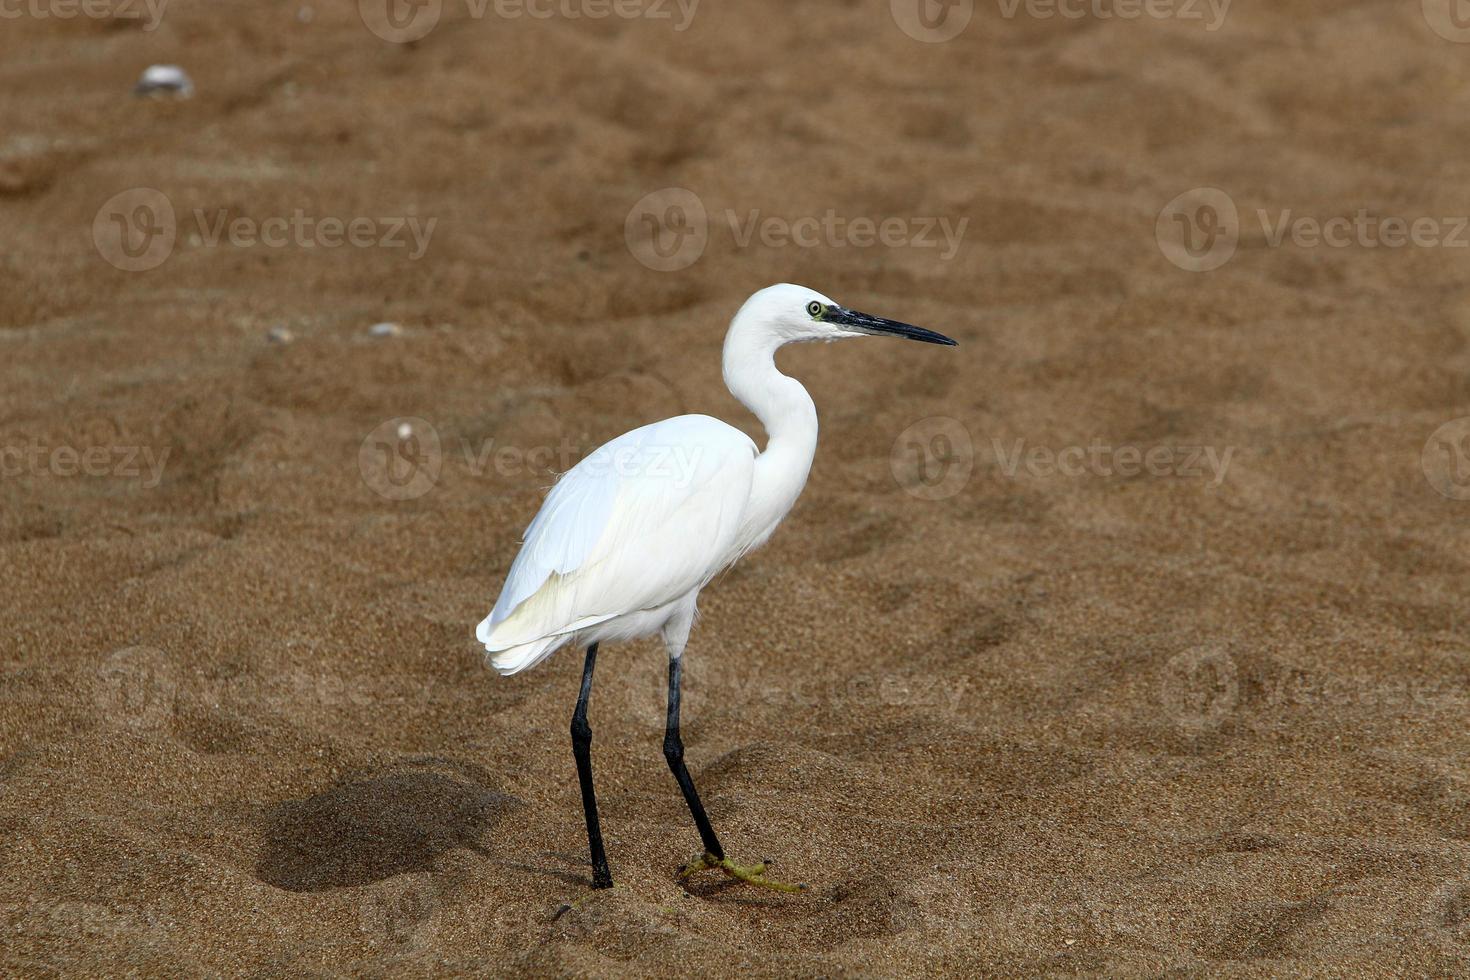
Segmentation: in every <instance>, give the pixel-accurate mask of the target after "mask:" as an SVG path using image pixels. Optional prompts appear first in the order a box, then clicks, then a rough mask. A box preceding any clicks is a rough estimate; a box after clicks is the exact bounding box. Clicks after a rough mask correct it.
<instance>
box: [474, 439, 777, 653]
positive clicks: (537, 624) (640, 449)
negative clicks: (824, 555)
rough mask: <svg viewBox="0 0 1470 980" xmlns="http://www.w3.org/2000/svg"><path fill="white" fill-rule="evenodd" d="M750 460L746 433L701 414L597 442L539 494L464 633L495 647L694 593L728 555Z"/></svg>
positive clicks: (751, 448) (752, 456) (753, 451)
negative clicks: (487, 598)
mask: <svg viewBox="0 0 1470 980" xmlns="http://www.w3.org/2000/svg"><path fill="white" fill-rule="evenodd" d="M755 457H756V447H755V443H753V442H751V440H750V437H748V436H746V435H745V434H744V433H743V432H741V431H740V430H739V429H736V428H734V427H733V426H730V425H727V424H725V423H724V422H721V421H720V420H718V419H714V418H710V417H709V416H707V415H681V416H678V417H677V418H672V419H666V420H665V421H662V422H655V423H653V424H652V425H646V426H643V427H642V428H640V429H634V430H633V431H632V432H628V433H625V434H623V435H621V436H619V437H618V438H616V439H614V440H612V441H611V442H609V443H607V444H606V445H604V446H602V447H601V448H600V449H598V450H597V451H596V452H594V453H592V454H591V455H589V456H587V457H586V458H585V459H583V460H582V461H580V462H579V463H577V465H576V466H574V467H572V468H571V469H570V470H568V471H567V472H566V473H565V474H564V475H563V476H562V478H561V479H560V480H558V481H557V484H556V486H554V487H553V488H552V490H551V493H550V494H548V495H547V497H546V502H545V503H544V504H542V506H541V510H540V512H538V513H537V514H536V518H535V519H534V520H533V521H532V522H531V524H530V526H529V527H528V528H526V533H525V535H524V537H523V543H522V545H521V551H520V554H518V555H517V556H516V559H515V561H514V562H513V563H512V564H511V567H510V573H509V575H507V577H506V580H505V586H504V588H503V589H502V590H501V593H500V598H499V600H498V601H497V602H496V603H495V609H494V611H492V612H491V613H490V615H489V616H488V617H487V618H486V619H485V621H484V622H482V623H481V624H480V627H479V629H478V631H477V633H476V635H477V636H478V637H479V639H480V641H481V642H482V643H484V644H485V647H486V649H487V650H490V651H497V650H505V649H508V648H510V647H514V646H519V645H521V644H526V643H532V642H534V641H536V640H540V639H544V638H546V637H550V636H555V635H558V634H563V633H569V632H572V631H574V630H578V629H583V628H585V627H588V626H591V625H594V624H596V623H599V622H603V621H605V620H608V619H611V618H613V617H615V616H620V615H624V614H627V613H632V612H636V611H639V610H643V609H655V608H657V607H659V606H662V605H664V604H666V603H669V602H672V601H673V600H675V599H677V598H679V597H680V596H682V595H685V594H687V593H688V592H690V591H691V590H693V589H696V588H698V587H700V586H701V585H703V584H704V583H705V582H707V581H708V580H709V579H710V577H712V576H713V575H714V574H715V573H716V572H718V571H719V570H720V567H721V566H722V564H723V562H724V559H725V558H726V557H727V556H728V555H729V554H730V553H731V550H732V548H733V547H734V544H735V540H736V537H737V535H738V532H739V529H740V522H741V518H742V516H743V514H744V510H745V506H746V504H747V502H748V501H749V499H750V485H751V478H752V474H753V472H754V464H755Z"/></svg>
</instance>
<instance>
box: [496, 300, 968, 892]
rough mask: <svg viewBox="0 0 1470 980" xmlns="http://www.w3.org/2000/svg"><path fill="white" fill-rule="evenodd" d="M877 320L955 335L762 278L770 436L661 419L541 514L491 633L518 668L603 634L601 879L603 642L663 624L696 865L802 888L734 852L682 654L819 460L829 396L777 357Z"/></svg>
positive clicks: (742, 317)
mask: <svg viewBox="0 0 1470 980" xmlns="http://www.w3.org/2000/svg"><path fill="white" fill-rule="evenodd" d="M873 334H877V335H888V336H897V337H906V338H908V339H910V340H920V341H924V342H925V343H931V344H945V345H949V346H954V343H955V342H954V341H953V340H950V339H949V338H948V337H946V336H944V335H943V334H937V333H935V332H933V331H932V330H925V329H923V328H922V327H915V326H912V325H910V324H907V323H899V322H897V321H894V320H885V319H883V318H882V317H875V316H871V315H869V314H867V313H859V312H857V311H856V310H849V309H846V308H844V307H841V306H838V305H837V304H836V303H833V302H832V301H831V300H830V299H828V298H827V297H825V296H823V295H822V294H821V293H818V292H816V291H814V290H811V289H807V288H805V287H802V286H792V285H789V284H782V285H779V286H771V287H768V288H766V289H762V290H760V291H759V292H757V293H755V294H754V295H753V296H751V297H750V299H748V300H746V301H745V305H744V306H742V307H741V308H740V311H739V312H738V313H736V314H735V318H734V319H733V320H731V321H730V331H729V333H727V334H726V335H725V351H724V374H725V384H726V386H728V387H729V389H730V392H731V393H732V394H733V395H734V396H735V397H736V398H738V399H740V401H741V402H742V403H743V404H744V405H745V407H746V408H749V409H750V410H751V411H752V412H754V413H755V415H756V417H757V418H759V419H760V421H761V424H762V425H764V426H765V429H766V434H767V437H768V438H767V441H766V448H765V450H764V451H758V450H757V449H756V445H755V443H754V442H752V441H751V440H750V437H749V436H747V435H745V433H743V432H741V431H740V430H739V429H736V428H734V427H732V426H729V425H726V424H725V423H724V422H721V421H720V420H719V419H714V418H710V417H709V416H708V415H680V416H679V417H678V418H672V419H665V420H664V421H662V422H655V423H653V424H652V425H645V426H643V427H642V428H640V429H634V430H633V431H632V432H627V433H624V434H623V435H621V436H618V437H617V438H616V439H614V440H613V441H612V442H609V443H607V444H606V445H604V446H602V447H600V448H599V449H598V450H597V451H596V452H594V453H592V454H591V455H590V456H588V457H587V458H586V459H583V460H582V461H581V462H579V463H578V464H577V465H576V466H573V467H572V468H571V469H570V470H568V471H567V472H566V473H565V474H564V475H563V476H562V478H561V479H560V480H558V481H557V484H556V486H554V487H552V489H551V493H549V494H547V496H546V502H545V503H544V504H542V505H541V510H540V511H539V512H538V513H537V514H536V519H535V520H533V521H532V522H531V526H530V527H528V528H526V533H525V535H524V536H523V538H522V543H521V550H520V553H519V554H518V555H516V559H515V561H514V562H512V563H511V566H510V572H509V574H507V576H506V579H505V586H504V587H503V588H502V589H501V591H500V598H499V600H498V601H497V602H496V603H495V608H494V609H493V610H492V611H491V613H490V615H489V616H487V617H485V620H484V621H483V622H482V623H480V627H479V629H478V630H477V631H476V634H475V635H476V636H477V637H478V638H479V640H480V642H481V643H483V644H484V645H485V650H486V651H487V653H488V654H489V655H490V663H491V664H492V665H493V666H494V667H495V669H496V670H498V671H500V673H502V674H515V673H518V672H520V671H522V670H525V669H526V668H527V667H532V666H534V665H536V664H538V663H540V662H541V661H542V660H545V659H546V658H547V657H549V656H550V655H551V654H552V653H554V652H555V651H556V650H557V649H558V648H560V647H563V646H565V645H567V644H568V643H576V644H578V645H583V644H585V645H586V647H587V653H586V659H585V661H584V664H583V667H582V687H581V693H580V694H579V695H578V697H577V708H576V711H575V712H573V714H572V725H571V736H572V754H573V756H574V757H575V758H576V761H577V779H578V782H579V784H580V787H581V791H582V811H583V813H584V815H585V816H586V818H587V842H588V847H589V850H590V853H591V858H592V886H593V887H594V888H610V887H612V883H613V881H612V872H611V871H610V870H609V867H608V861H607V853H606V849H605V847H604V844H603V840H602V829H601V823H600V822H599V819H598V815H597V796H596V792H595V790H594V787H593V780H592V754H591V746H592V728H591V726H590V725H589V724H588V721H587V706H588V700H589V699H590V697H591V695H592V675H593V670H594V668H595V666H596V663H597V648H598V646H599V645H600V644H601V643H602V642H603V641H609V640H629V639H635V638H637V637H641V636H649V635H652V634H654V633H661V634H662V635H663V638H664V644H665V646H666V647H667V648H668V651H669V702H668V716H667V723H666V725H665V728H664V758H665V759H666V760H667V761H668V764H669V770H670V771H671V772H672V773H673V775H674V778H675V780H676V781H677V782H678V783H679V790H680V792H682V793H683V794H684V802H685V803H686V804H687V805H688V807H689V812H690V815H691V816H692V817H693V818H694V824H695V826H696V827H697V828H698V830H699V836H700V840H701V842H702V843H703V844H704V852H703V854H702V855H700V856H699V857H698V858H697V859H696V860H695V861H692V862H690V863H689V864H688V865H686V866H685V869H684V872H683V873H684V874H685V875H688V874H691V873H693V872H694V871H699V870H704V869H714V868H718V869H720V870H722V871H724V872H725V873H726V874H728V875H730V876H731V877H734V878H738V879H740V880H742V881H747V882H750V883H751V884H755V885H761V886H764V887H768V888H776V889H779V890H783V891H795V890H799V889H800V887H802V886H798V885H788V884H784V883H782V882H777V881H772V880H771V879H770V878H768V877H766V875H765V870H766V865H765V863H764V862H762V863H760V864H757V865H753V866H748V867H747V866H742V865H737V864H735V863H734V862H733V861H731V860H730V859H729V858H728V857H726V855H725V851H724V848H723V847H722V846H721V844H720V841H719V838H718V836H717V835H716V834H715V832H714V827H713V826H712V824H711V822H710V819H709V815H708V814H707V813H706V812H705V810H704V805H703V803H701V801H700V799H699V794H698V792H697V791H696V790H695V788H694V781H693V779H692V777H691V776H690V774H689V768H688V766H686V765H685V764H684V743H683V741H682V739H681V738H680V736H679V678H680V675H681V671H682V669H683V661H682V660H681V659H680V658H681V657H682V656H683V653H684V645H685V644H686V643H687V642H688V640H689V630H690V628H691V627H692V626H693V625H694V604H695V601H696V600H697V599H698V597H699V590H700V589H702V588H704V587H705V585H707V584H708V583H709V581H710V579H712V578H714V577H715V575H717V574H719V572H720V571H721V570H722V569H725V568H728V567H729V566H730V565H731V564H733V563H734V562H735V561H737V560H738V559H739V558H740V556H741V555H744V554H745V553H746V552H748V551H750V550H751V549H752V548H757V547H759V546H760V545H762V544H764V543H765V541H766V539H767V538H769V537H770V536H771V532H773V531H775V530H776V525H778V524H780V523H781V520H782V519H783V518H784V517H785V516H786V515H787V513H789V512H790V510H791V508H792V505H794V504H795V503H796V498H797V497H798V496H799V495H800V494H801V491H802V488H803V487H805V486H806V478H807V474H808V473H809V472H810V471H811V465H812V457H813V456H814V455H815V454H816V451H817V410H816V406H814V405H813V404H812V399H811V396H810V395H808V394H807V393H806V389H805V388H803V387H802V386H801V384H800V383H799V382H797V381H795V380H793V379H791V378H788V377H786V375H784V374H782V373H781V372H780V371H778V370H776V361H775V355H776V350H777V349H778V348H779V347H781V346H782V345H783V344H789V343H793V342H796V341H802V340H838V339H840V338H843V337H861V336H866V335H873Z"/></svg>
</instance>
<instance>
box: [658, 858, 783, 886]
mask: <svg viewBox="0 0 1470 980" xmlns="http://www.w3.org/2000/svg"><path fill="white" fill-rule="evenodd" d="M768 864H770V861H769V860H766V861H761V862H759V863H757V864H736V863H735V862H734V861H731V860H730V859H729V858H727V857H720V858H717V857H715V856H714V855H713V854H711V853H709V852H708V851H705V852H703V853H701V854H696V855H695V856H694V857H692V858H690V859H689V861H688V862H687V863H685V865H684V867H682V868H680V869H679V877H680V878H688V877H689V876H690V875H693V874H695V873H696V872H699V871H723V872H724V873H725V874H726V875H728V876H730V877H731V878H734V879H736V880H737V881H743V882H745V883H746V884H747V885H755V886H756V887H757V888H770V889H773V890H775V891H778V892H799V891H805V890H806V885H804V884H795V885H793V884H789V883H787V882H784V881H776V880H774V879H772V878H767V877H766V866H767V865H768Z"/></svg>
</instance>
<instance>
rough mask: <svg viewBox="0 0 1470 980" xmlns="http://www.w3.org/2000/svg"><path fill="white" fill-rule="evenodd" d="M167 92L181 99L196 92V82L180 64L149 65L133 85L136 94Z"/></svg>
mask: <svg viewBox="0 0 1470 980" xmlns="http://www.w3.org/2000/svg"><path fill="white" fill-rule="evenodd" d="M158 93H167V94H170V95H173V96H175V97H177V98H180V99H187V98H188V97H189V96H191V95H193V94H194V82H193V81H192V80H191V79H190V78H189V76H188V75H186V74H184V69H182V68H180V67H179V66H178V65H149V66H148V67H147V68H146V69H144V71H143V77H142V78H140V79H138V84H137V85H134V86H133V94H134V95H155V94H158Z"/></svg>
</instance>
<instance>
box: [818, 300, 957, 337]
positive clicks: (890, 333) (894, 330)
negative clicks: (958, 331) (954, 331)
mask: <svg viewBox="0 0 1470 980" xmlns="http://www.w3.org/2000/svg"><path fill="white" fill-rule="evenodd" d="M822 319H823V320H824V321H826V322H827V323H837V324H841V325H842V326H844V327H848V328H849V329H852V330H856V331H858V332H859V333H867V334H873V335H874V336H876V337H903V338H904V339H906V340H922V341H923V342H924V343H926V344H943V345H944V346H946V347H958V346H959V344H958V343H956V342H955V341H953V340H950V339H949V338H948V337H946V336H945V335H944V334H942V333H935V332H934V331H933V330H925V329H924V328H923V327H916V326H914V325H913V324H909V323H899V322H898V321H897V320H885V319H883V317H881V316H872V315H871V314H868V313H859V312H858V311H857V310H849V309H844V308H843V307H841V306H830V307H828V308H827V311H826V313H824V314H823V315H822Z"/></svg>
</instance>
